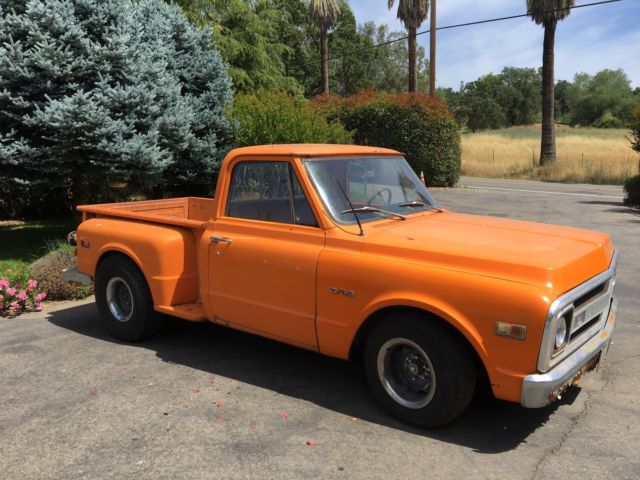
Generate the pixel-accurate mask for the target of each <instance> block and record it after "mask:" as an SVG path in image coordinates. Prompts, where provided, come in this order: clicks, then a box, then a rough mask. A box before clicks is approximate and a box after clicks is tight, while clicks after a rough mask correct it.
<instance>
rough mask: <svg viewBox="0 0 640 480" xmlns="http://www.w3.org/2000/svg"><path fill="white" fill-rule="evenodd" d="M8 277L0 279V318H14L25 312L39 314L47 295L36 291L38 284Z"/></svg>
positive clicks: (34, 281) (30, 280)
mask: <svg viewBox="0 0 640 480" xmlns="http://www.w3.org/2000/svg"><path fill="white" fill-rule="evenodd" d="M7 274H8V275H6V276H3V277H0V316H3V317H15V316H17V315H20V314H21V313H25V312H39V311H41V310H42V302H43V301H44V299H45V298H47V294H46V293H45V292H42V291H40V290H39V289H38V282H37V281H36V280H33V279H30V278H29V279H27V280H26V282H24V281H21V279H19V278H18V279H16V278H12V275H11V271H8V272H7Z"/></svg>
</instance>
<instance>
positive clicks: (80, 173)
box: [71, 162, 90, 208]
mask: <svg viewBox="0 0 640 480" xmlns="http://www.w3.org/2000/svg"><path fill="white" fill-rule="evenodd" d="M78 163H80V162H78ZM89 196H90V189H89V179H88V178H87V175H86V174H85V171H84V169H83V168H80V166H78V167H76V168H75V169H74V171H73V173H72V174H71V203H72V204H73V207H74V208H75V207H77V206H78V205H85V204H87V203H89V200H90V198H89Z"/></svg>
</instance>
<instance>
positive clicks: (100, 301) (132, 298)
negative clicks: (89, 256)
mask: <svg viewBox="0 0 640 480" xmlns="http://www.w3.org/2000/svg"><path fill="white" fill-rule="evenodd" d="M95 292H96V304H97V305H98V310H99V311H100V315H101V316H102V319H103V321H104V324H105V326H106V327H107V330H109V332H110V333H111V334H112V335H113V336H114V337H116V338H119V339H120V340H124V341H127V342H138V341H141V340H145V339H147V338H150V337H152V336H154V335H156V334H157V333H158V331H159V329H160V317H159V315H157V314H156V312H155V311H154V310H153V299H152V298H151V292H150V291H149V286H148V285H147V281H146V279H145V278H144V275H143V274H142V272H141V271H140V269H139V268H138V266H137V265H136V264H135V263H133V261H131V260H130V259H128V258H126V257H124V256H123V255H112V256H110V257H108V258H106V259H105V260H104V261H102V262H101V263H100V265H99V266H98V269H97V272H96V282H95Z"/></svg>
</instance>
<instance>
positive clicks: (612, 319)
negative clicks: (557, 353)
mask: <svg viewBox="0 0 640 480" xmlns="http://www.w3.org/2000/svg"><path fill="white" fill-rule="evenodd" d="M616 313H617V305H616V303H615V301H613V302H612V304H611V309H610V310H609V316H608V317H607V323H605V325H604V327H603V328H602V330H600V332H599V333H597V334H596V335H595V336H594V337H593V338H592V339H591V340H589V341H588V342H587V343H585V344H584V345H582V346H581V347H580V348H579V349H578V350H576V351H575V352H573V353H572V354H571V355H570V356H568V357H567V358H566V359H564V360H563V361H562V362H561V363H559V364H558V365H556V366H555V367H554V368H553V369H551V370H550V371H548V372H547V373H536V374H533V375H527V376H526V377H525V378H524V380H523V382H522V395H521V397H520V403H521V404H522V406H523V407H527V408H540V407H544V406H545V405H549V404H550V403H551V402H553V401H554V400H557V399H558V398H560V395H561V394H562V392H564V391H565V390H566V389H567V387H569V386H571V385H574V384H575V383H576V382H577V381H578V379H579V378H580V377H581V376H582V375H583V374H584V373H586V372H589V371H591V370H593V369H594V368H596V367H597V366H598V364H599V363H600V361H601V360H602V358H603V357H604V355H606V353H607V350H608V349H609V343H610V342H611V335H612V334H613V330H614V328H615V326H616Z"/></svg>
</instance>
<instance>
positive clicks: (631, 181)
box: [624, 175, 640, 205]
mask: <svg viewBox="0 0 640 480" xmlns="http://www.w3.org/2000/svg"><path fill="white" fill-rule="evenodd" d="M624 191H625V193H626V196H625V199H624V203H626V204H628V205H640V175H634V176H633V177H629V178H628V179H627V181H626V182H624Z"/></svg>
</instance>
